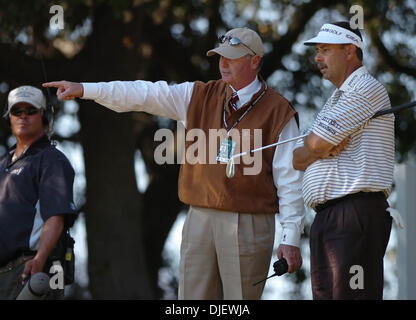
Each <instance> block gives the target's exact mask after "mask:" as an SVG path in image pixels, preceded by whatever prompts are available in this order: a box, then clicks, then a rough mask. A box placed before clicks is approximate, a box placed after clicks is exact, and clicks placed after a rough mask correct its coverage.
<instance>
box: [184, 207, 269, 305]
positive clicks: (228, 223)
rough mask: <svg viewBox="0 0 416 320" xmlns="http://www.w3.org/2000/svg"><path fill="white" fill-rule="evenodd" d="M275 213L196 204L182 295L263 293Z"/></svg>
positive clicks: (188, 226) (187, 233)
mask: <svg viewBox="0 0 416 320" xmlns="http://www.w3.org/2000/svg"><path fill="white" fill-rule="evenodd" d="M274 235H275V217H274V215H273V214H247V213H244V214H243V213H237V212H227V211H219V210H213V209H207V208H199V207H192V206H191V207H190V208H189V212H188V215H187V217H186V220H185V224H184V226H183V231H182V243H181V258H180V266H179V294H178V297H179V299H181V300H183V299H186V300H188V299H193V300H201V299H209V300H217V299H226V300H241V299H251V300H254V299H260V298H261V295H262V292H263V289H264V282H263V283H260V284H258V285H257V286H253V283H255V282H257V281H260V280H262V279H264V278H266V277H267V273H268V270H269V266H270V260H271V256H272V251H273V243H274Z"/></svg>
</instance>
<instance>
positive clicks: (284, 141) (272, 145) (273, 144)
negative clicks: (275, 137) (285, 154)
mask: <svg viewBox="0 0 416 320" xmlns="http://www.w3.org/2000/svg"><path fill="white" fill-rule="evenodd" d="M306 136H307V134H303V135H301V136H298V137H294V138H290V139H287V140H283V141H280V142H275V143H272V144H269V145H267V146H264V147H259V148H257V149H253V150H250V151H246V152H242V153H237V154H235V155H233V156H232V158H237V157H242V156H245V155H246V154H249V153H253V152H256V151H260V150H264V149H268V148H271V147H274V146H278V145H279V144H284V143H287V142H291V141H295V140H299V139H301V138H305V137H306Z"/></svg>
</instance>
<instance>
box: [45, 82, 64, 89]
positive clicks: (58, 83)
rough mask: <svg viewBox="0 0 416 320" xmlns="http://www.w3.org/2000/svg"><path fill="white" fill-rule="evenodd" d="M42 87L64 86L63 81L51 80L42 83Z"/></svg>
mask: <svg viewBox="0 0 416 320" xmlns="http://www.w3.org/2000/svg"><path fill="white" fill-rule="evenodd" d="M42 87H44V88H50V87H54V88H63V87H64V81H52V82H46V83H42Z"/></svg>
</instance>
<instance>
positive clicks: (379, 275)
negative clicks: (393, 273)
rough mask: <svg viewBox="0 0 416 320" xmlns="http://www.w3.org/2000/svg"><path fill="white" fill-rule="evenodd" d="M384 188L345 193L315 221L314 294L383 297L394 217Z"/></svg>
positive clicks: (321, 296) (322, 296)
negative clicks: (385, 270)
mask: <svg viewBox="0 0 416 320" xmlns="http://www.w3.org/2000/svg"><path fill="white" fill-rule="evenodd" d="M387 208H388V203H387V201H386V198H385V196H384V195H383V194H382V193H359V194H355V195H353V196H350V197H345V198H342V200H341V201H337V202H335V203H334V204H333V205H330V206H328V207H326V208H323V209H322V210H321V211H319V210H318V213H317V214H316V216H315V220H314V222H313V224H312V226H311V231H310V233H311V234H310V249H311V260H310V261H311V280H312V293H313V299H382V298H383V279H384V277H383V257H384V254H385V252H386V247H387V244H388V241H389V237H390V231H391V224H392V218H391V217H390V214H389V213H388V212H387V211H386V209H387Z"/></svg>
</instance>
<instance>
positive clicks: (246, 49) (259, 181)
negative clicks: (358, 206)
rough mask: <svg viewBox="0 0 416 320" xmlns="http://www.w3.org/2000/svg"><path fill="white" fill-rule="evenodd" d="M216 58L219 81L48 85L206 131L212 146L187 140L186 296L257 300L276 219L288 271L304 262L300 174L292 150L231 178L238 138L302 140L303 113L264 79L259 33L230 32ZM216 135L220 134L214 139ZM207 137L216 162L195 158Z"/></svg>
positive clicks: (183, 182)
mask: <svg viewBox="0 0 416 320" xmlns="http://www.w3.org/2000/svg"><path fill="white" fill-rule="evenodd" d="M214 54H218V55H219V56H220V58H219V70H220V73H221V79H220V80H215V81H210V82H208V83H202V82H199V81H197V82H193V83H189V82H186V83H181V84H178V85H168V84H167V83H166V82H164V81H159V82H156V83H151V82H146V81H134V82H120V81H117V82H108V83H82V84H79V83H72V82H67V81H59V82H52V83H48V84H44V86H53V87H57V88H58V91H57V94H58V98H60V99H72V98H75V97H81V98H83V99H93V100H95V101H96V102H98V103H100V104H102V105H104V106H106V107H107V108H110V109H112V110H115V111H117V112H125V111H133V110H134V111H145V112H148V113H151V114H156V115H159V116H165V117H169V118H172V119H175V120H179V121H183V122H185V123H186V127H187V130H188V132H190V131H192V130H193V129H197V130H199V131H198V132H201V130H202V132H203V134H204V135H205V138H206V139H207V140H205V139H198V141H197V142H195V141H186V146H185V148H186V149H185V154H186V155H187V157H185V162H184V163H183V164H182V166H181V172H180V177H179V197H180V200H181V201H182V202H184V203H186V204H189V205H190V208H189V212H188V215H187V218H186V222H185V224H184V227H183V234H182V244H181V258H180V274H179V298H180V299H221V298H224V299H260V298H261V294H262V292H263V288H264V283H261V284H259V285H258V286H253V284H254V283H255V282H258V281H260V280H262V279H264V278H265V277H266V276H267V273H268V270H269V265H270V259H271V256H272V249H273V242H274V237H275V213H277V212H279V213H280V223H281V224H282V227H283V231H282V240H281V243H280V246H279V248H278V258H282V257H285V258H286V260H287V262H288V265H289V272H294V271H296V270H297V269H299V268H300V266H301V264H302V258H301V254H300V250H299V244H300V234H301V231H302V227H303V219H304V208H303V201H302V198H301V194H300V188H301V179H302V174H301V173H300V172H299V171H296V170H294V169H293V167H292V151H293V147H294V144H286V145H282V147H279V148H277V149H276V151H273V150H270V149H268V150H265V151H264V152H263V154H260V156H261V157H260V160H259V163H260V167H261V170H259V172H256V174H251V175H249V174H245V173H246V171H247V169H249V168H248V167H249V166H248V165H247V164H246V163H241V164H238V165H237V166H236V172H235V176H234V178H233V179H228V178H227V177H226V175H225V168H226V163H227V161H228V159H229V157H230V155H231V154H233V152H234V151H235V150H233V149H237V148H238V147H236V145H237V146H238V145H241V146H242V145H243V143H242V142H241V138H242V139H246V138H248V137H249V138H250V144H251V146H252V145H253V144H254V139H255V136H256V132H255V129H261V134H260V136H261V141H262V143H263V144H264V145H266V144H270V143H273V142H275V141H277V140H278V139H282V140H285V139H288V138H291V137H296V136H298V135H299V129H298V123H297V113H296V111H295V110H294V109H293V108H292V106H291V105H290V103H289V102H288V101H287V100H286V99H284V98H283V97H282V96H281V95H279V94H278V93H277V92H276V91H274V90H273V89H271V88H269V87H268V86H267V85H266V83H265V82H264V81H263V80H262V79H261V78H260V77H258V71H259V69H260V64H261V59H262V57H263V54H264V47H263V43H262V40H261V38H260V37H259V35H258V34H257V33H256V32H254V31H252V30H250V29H248V28H237V29H233V30H230V31H228V32H227V33H226V34H225V35H224V36H222V37H221V38H220V45H219V46H218V47H217V48H215V49H213V50H210V51H208V53H207V55H208V56H211V55H214ZM212 130H217V131H216V132H220V133H221V134H220V135H216V136H214V137H213V136H212V135H211V132H212ZM243 132H246V136H244V137H242V135H243ZM231 133H233V134H231ZM235 133H237V136H238V137H237V138H236V137H235ZM257 133H258V132H257ZM231 138H232V140H231ZM239 138H240V139H239ZM187 140H188V139H187ZM201 140H203V141H209V143H206V144H204V145H201V144H199V145H198V147H199V148H198V150H199V152H200V153H201V154H207V155H209V156H210V159H211V158H212V157H211V156H212V155H213V156H214V157H213V158H214V161H213V162H211V161H210V163H206V162H204V161H189V160H190V159H188V156H189V153H190V152H191V151H190V150H195V149H192V148H194V147H195V144H198V143H201ZM213 144H214V145H215V146H216V147H215V148H214V150H213V149H212V148H210V147H209V146H211V145H213ZM218 146H220V147H218ZM243 147H244V146H243ZM201 150H202V152H201ZM219 150H220V151H219ZM191 153H192V154H193V152H191ZM217 154H218V157H217V158H215V156H216V155H217Z"/></svg>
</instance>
